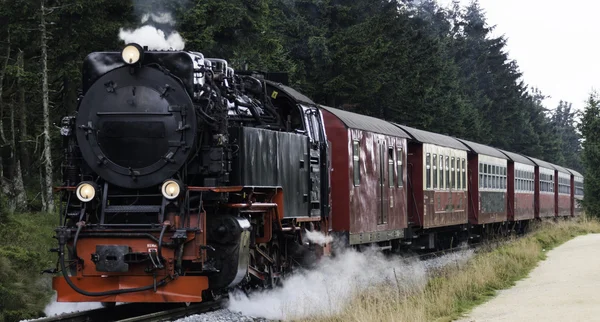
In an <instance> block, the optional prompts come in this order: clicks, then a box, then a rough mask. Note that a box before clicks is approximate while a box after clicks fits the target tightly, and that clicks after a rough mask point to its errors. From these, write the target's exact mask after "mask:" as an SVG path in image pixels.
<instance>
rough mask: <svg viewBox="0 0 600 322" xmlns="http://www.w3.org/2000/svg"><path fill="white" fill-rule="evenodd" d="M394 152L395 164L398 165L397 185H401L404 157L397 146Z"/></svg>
mask: <svg viewBox="0 0 600 322" xmlns="http://www.w3.org/2000/svg"><path fill="white" fill-rule="evenodd" d="M396 151H397V154H396V166H397V167H398V187H402V185H403V184H404V169H403V168H402V159H403V158H404V154H403V153H402V148H397V150H396Z"/></svg>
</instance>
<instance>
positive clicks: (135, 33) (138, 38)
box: [119, 25, 185, 50]
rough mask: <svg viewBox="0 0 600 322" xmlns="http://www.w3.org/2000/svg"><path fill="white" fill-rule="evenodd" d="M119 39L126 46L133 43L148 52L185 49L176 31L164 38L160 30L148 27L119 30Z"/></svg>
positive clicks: (183, 42)
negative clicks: (143, 47)
mask: <svg viewBox="0 0 600 322" xmlns="http://www.w3.org/2000/svg"><path fill="white" fill-rule="evenodd" d="M119 38H120V39H121V40H123V41H124V42H125V43H126V44H127V43H132V42H135V43H138V44H140V45H141V46H148V49H150V50H182V49H183V48H184V47H185V41H183V38H181V35H179V33H178V32H177V31H175V32H173V33H171V34H170V35H169V36H166V35H165V33H164V32H163V31H162V30H160V29H156V28H155V27H153V26H149V25H146V26H142V27H140V28H138V29H135V30H126V29H123V28H121V29H120V31H119Z"/></svg>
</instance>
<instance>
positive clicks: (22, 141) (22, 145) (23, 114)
mask: <svg viewBox="0 0 600 322" xmlns="http://www.w3.org/2000/svg"><path fill="white" fill-rule="evenodd" d="M19 68H20V70H21V72H22V73H23V74H22V76H24V75H25V59H23V55H22V53H21V65H20V67H19ZM19 83H20V85H19V92H20V95H21V97H20V99H21V108H20V109H19V114H20V115H19V119H20V124H19V125H20V126H19V132H20V133H19V142H18V146H19V153H20V155H21V158H20V159H19V160H21V165H22V167H23V175H24V177H25V178H28V176H29V175H30V169H29V168H30V161H29V150H28V149H27V148H28V146H29V144H30V143H29V134H28V133H27V113H28V112H27V110H28V108H27V102H26V101H25V83H24V82H23V79H22V77H21V79H20V82H19Z"/></svg>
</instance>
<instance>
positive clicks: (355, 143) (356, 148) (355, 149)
mask: <svg viewBox="0 0 600 322" xmlns="http://www.w3.org/2000/svg"><path fill="white" fill-rule="evenodd" d="M352 168H353V169H352V170H353V173H352V177H353V182H354V186H355V187H358V186H359V185H360V141H359V140H352Z"/></svg>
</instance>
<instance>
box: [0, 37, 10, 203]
mask: <svg viewBox="0 0 600 322" xmlns="http://www.w3.org/2000/svg"><path fill="white" fill-rule="evenodd" d="M6 42H7V45H6V57H5V58H4V64H3V66H2V70H0V193H1V194H2V195H4V196H6V194H7V193H8V190H9V189H8V186H7V185H6V180H4V160H3V159H2V150H3V149H2V147H3V146H4V145H5V144H6V136H5V135H4V123H3V119H4V104H3V101H2V94H3V92H2V91H3V90H4V87H3V84H4V76H5V75H6V69H7V67H8V61H9V59H10V29H9V30H8V35H7V38H6ZM0 202H1V200H0Z"/></svg>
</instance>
